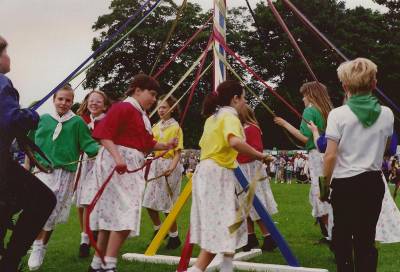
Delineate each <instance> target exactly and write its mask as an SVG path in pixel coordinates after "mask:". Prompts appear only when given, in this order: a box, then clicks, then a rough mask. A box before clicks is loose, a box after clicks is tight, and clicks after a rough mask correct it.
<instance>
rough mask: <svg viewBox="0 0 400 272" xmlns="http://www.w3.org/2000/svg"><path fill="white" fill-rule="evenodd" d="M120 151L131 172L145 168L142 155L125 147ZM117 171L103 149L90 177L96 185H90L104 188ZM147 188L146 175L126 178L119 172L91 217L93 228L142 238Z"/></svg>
mask: <svg viewBox="0 0 400 272" xmlns="http://www.w3.org/2000/svg"><path fill="white" fill-rule="evenodd" d="M117 147H118V150H119V152H120V154H121V155H122V157H123V158H124V159H125V161H126V164H127V166H128V169H129V170H134V169H137V168H140V167H141V166H142V165H143V163H144V155H143V153H142V152H140V151H138V150H136V149H132V148H128V147H124V146H117ZM114 168H115V161H114V159H113V157H112V156H111V154H110V153H109V152H108V151H107V150H106V149H105V148H104V147H103V148H101V149H100V151H99V154H98V155H97V159H96V162H95V165H94V168H93V171H92V172H91V173H92V174H91V175H90V177H89V179H95V181H90V182H95V183H96V184H99V185H100V186H101V185H102V184H103V183H104V181H105V180H106V179H107V177H108V176H109V175H110V173H111V171H112V170H113V169H114ZM144 186H145V181H144V175H143V171H138V172H136V173H130V174H129V173H125V174H122V175H119V174H118V173H116V172H115V173H114V174H113V176H112V178H111V181H110V183H109V184H108V186H107V187H106V189H105V190H104V192H103V194H102V196H101V197H100V199H99V200H98V202H97V204H96V206H95V208H94V210H93V212H92V214H91V215H90V228H91V229H92V230H108V231H122V230H131V236H137V235H139V232H140V219H141V210H142V198H143V192H144Z"/></svg>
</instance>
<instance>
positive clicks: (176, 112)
mask: <svg viewBox="0 0 400 272" xmlns="http://www.w3.org/2000/svg"><path fill="white" fill-rule="evenodd" d="M165 97H166V95H162V96H160V98H159V99H158V100H159V101H160V102H161V101H163V100H164V99H165ZM177 101H178V99H176V98H175V97H174V96H172V95H171V96H170V97H168V98H167V100H165V102H167V104H168V106H170V107H171V109H170V112H169V113H170V114H171V116H172V117H173V118H174V119H175V120H178V119H179V116H180V115H181V107H180V106H179V104H176V106H175V107H174V108H172V106H174V105H175V103H176V102H177Z"/></svg>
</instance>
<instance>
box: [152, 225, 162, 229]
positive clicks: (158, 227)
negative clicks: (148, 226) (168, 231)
mask: <svg viewBox="0 0 400 272" xmlns="http://www.w3.org/2000/svg"><path fill="white" fill-rule="evenodd" d="M160 228H161V225H158V226H154V225H153V229H154V230H159V229H160Z"/></svg>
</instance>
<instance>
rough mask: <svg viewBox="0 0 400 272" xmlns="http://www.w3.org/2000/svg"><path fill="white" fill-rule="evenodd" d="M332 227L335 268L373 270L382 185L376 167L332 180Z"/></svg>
mask: <svg viewBox="0 0 400 272" xmlns="http://www.w3.org/2000/svg"><path fill="white" fill-rule="evenodd" d="M331 187H332V194H331V201H332V202H331V203H332V207H333V218H334V227H333V233H332V243H333V244H332V245H333V248H334V251H335V256H336V263H337V272H353V271H357V272H375V271H376V270H377V264H378V251H377V249H376V248H375V233H376V224H377V222H378V218H379V214H380V212H381V208H382V200H383V195H384V192H385V186H384V184H383V180H382V174H381V172H379V171H376V172H365V173H362V174H360V175H357V176H354V177H350V178H342V179H333V180H332V184H331Z"/></svg>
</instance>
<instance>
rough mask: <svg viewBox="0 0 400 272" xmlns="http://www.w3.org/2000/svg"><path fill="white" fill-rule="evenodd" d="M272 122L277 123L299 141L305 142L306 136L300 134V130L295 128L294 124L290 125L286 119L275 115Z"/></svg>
mask: <svg viewBox="0 0 400 272" xmlns="http://www.w3.org/2000/svg"><path fill="white" fill-rule="evenodd" d="M274 122H275V124H277V125H278V126H281V127H283V128H284V129H286V130H287V131H288V132H289V133H290V134H292V135H293V136H294V137H295V138H296V139H298V140H299V141H300V142H302V143H304V144H305V143H307V141H308V138H307V137H306V136H304V135H303V134H301V132H300V130H298V129H297V128H295V127H294V126H292V125H291V124H290V123H289V122H288V121H286V120H285V119H283V118H281V117H275V118H274Z"/></svg>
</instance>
